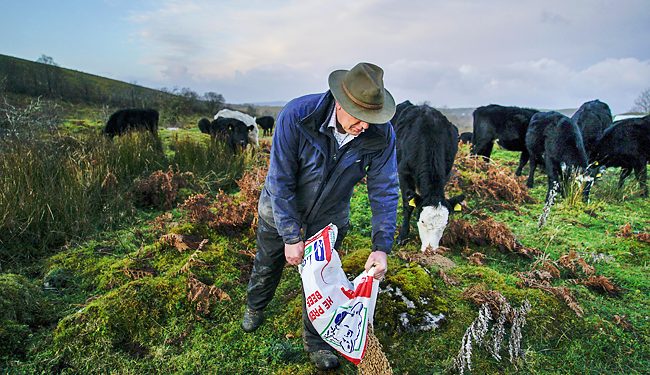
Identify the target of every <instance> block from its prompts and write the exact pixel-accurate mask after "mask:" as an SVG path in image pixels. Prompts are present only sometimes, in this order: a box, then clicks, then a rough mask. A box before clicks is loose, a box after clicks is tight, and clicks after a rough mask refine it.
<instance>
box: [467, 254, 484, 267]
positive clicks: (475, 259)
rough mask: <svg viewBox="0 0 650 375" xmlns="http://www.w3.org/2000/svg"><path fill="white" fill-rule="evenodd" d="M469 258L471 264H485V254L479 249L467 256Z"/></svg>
mask: <svg viewBox="0 0 650 375" xmlns="http://www.w3.org/2000/svg"><path fill="white" fill-rule="evenodd" d="M467 260H468V261H469V264H473V265H475V266H483V265H485V254H483V253H480V252H478V251H477V252H475V253H472V255H470V256H469V257H467Z"/></svg>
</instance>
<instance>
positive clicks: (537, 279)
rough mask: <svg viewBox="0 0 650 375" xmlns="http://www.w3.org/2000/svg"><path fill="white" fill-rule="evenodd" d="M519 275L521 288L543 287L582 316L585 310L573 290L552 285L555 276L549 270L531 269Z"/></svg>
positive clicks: (518, 284)
mask: <svg viewBox="0 0 650 375" xmlns="http://www.w3.org/2000/svg"><path fill="white" fill-rule="evenodd" d="M517 277H519V279H521V281H519V282H518V283H517V286H519V287H520V288H524V287H526V288H533V289H541V290H543V291H545V292H548V293H551V294H553V295H554V296H555V297H556V298H557V299H559V300H560V301H562V302H564V303H565V304H566V305H567V306H568V307H569V308H570V309H571V310H573V312H575V313H576V315H577V316H582V315H583V314H584V311H583V310H582V307H580V305H579V304H578V300H577V299H576V298H575V296H574V295H573V294H572V293H571V290H570V289H569V288H566V287H557V286H552V285H551V282H550V281H551V279H552V278H553V276H552V275H551V274H550V273H549V272H547V271H539V270H535V271H530V272H517Z"/></svg>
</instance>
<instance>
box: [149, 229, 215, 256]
mask: <svg viewBox="0 0 650 375" xmlns="http://www.w3.org/2000/svg"><path fill="white" fill-rule="evenodd" d="M207 241H208V240H207V239H200V237H196V236H190V235H184V234H177V233H169V234H165V235H163V236H162V237H160V239H159V240H158V243H160V244H162V245H166V246H169V247H173V248H175V249H176V250H178V251H179V252H181V253H182V252H184V251H186V250H195V249H199V250H200V249H201V248H202V247H203V245H205V243H206V242H207Z"/></svg>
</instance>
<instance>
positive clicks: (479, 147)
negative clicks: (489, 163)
mask: <svg viewBox="0 0 650 375" xmlns="http://www.w3.org/2000/svg"><path fill="white" fill-rule="evenodd" d="M474 146H475V147H474V148H473V152H472V154H474V155H480V156H483V158H485V159H486V160H488V159H489V158H490V155H492V147H494V142H493V141H492V140H489V141H487V142H485V141H481V142H480V143H478V144H476V145H474Z"/></svg>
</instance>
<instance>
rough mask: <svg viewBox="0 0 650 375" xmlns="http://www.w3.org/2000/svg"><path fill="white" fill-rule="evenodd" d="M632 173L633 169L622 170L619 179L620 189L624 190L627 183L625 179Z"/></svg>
mask: <svg viewBox="0 0 650 375" xmlns="http://www.w3.org/2000/svg"><path fill="white" fill-rule="evenodd" d="M630 173H632V168H621V176H620V177H619V178H618V188H619V189H622V188H623V183H624V182H625V179H626V178H627V176H629V175H630Z"/></svg>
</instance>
